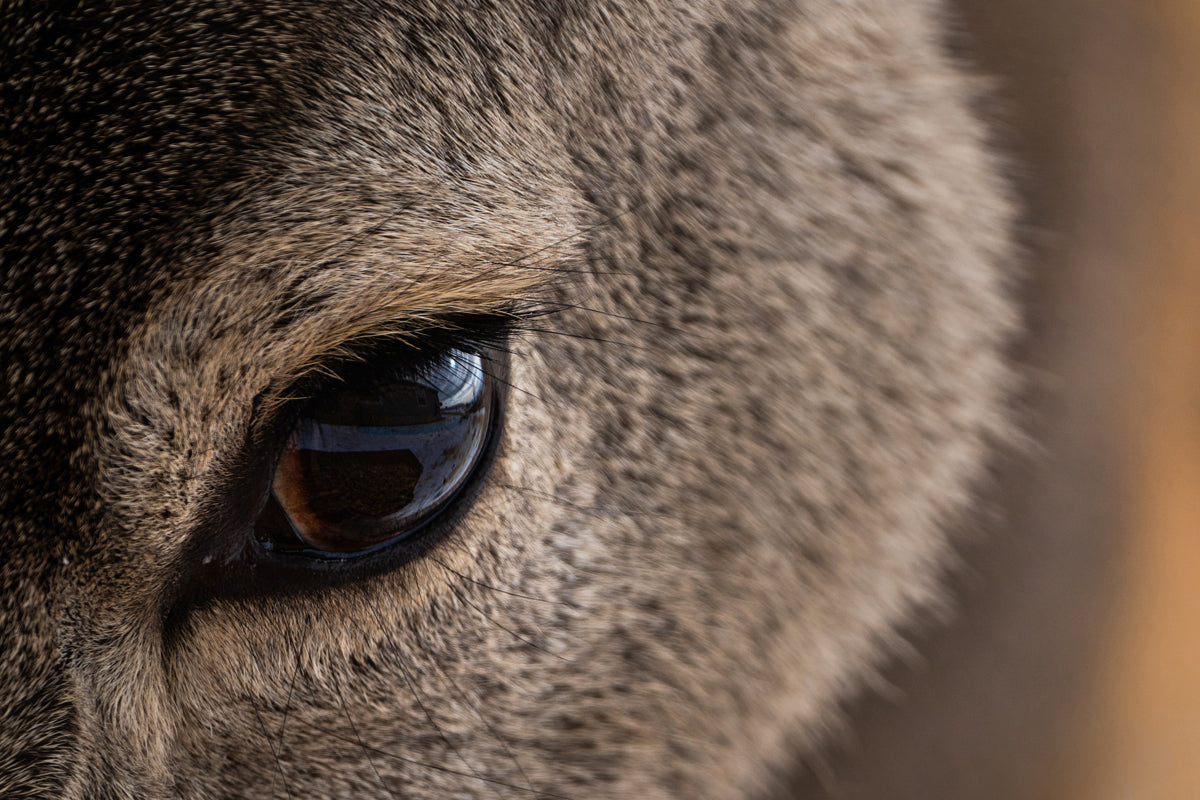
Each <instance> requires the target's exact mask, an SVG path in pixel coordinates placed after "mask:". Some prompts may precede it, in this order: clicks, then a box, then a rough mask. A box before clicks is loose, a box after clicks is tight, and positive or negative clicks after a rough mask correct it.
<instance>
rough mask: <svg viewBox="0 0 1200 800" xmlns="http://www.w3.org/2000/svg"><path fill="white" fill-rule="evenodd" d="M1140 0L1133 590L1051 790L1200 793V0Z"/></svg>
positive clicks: (1188, 796) (1131, 368) (1134, 203)
mask: <svg viewBox="0 0 1200 800" xmlns="http://www.w3.org/2000/svg"><path fill="white" fill-rule="evenodd" d="M1129 6H1130V10H1129V14H1128V19H1129V20H1130V24H1132V25H1134V26H1137V31H1136V32H1135V35H1136V36H1144V37H1145V38H1143V39H1140V40H1138V42H1139V45H1140V47H1139V49H1138V51H1137V53H1135V54H1134V59H1135V61H1136V62H1137V63H1135V64H1134V67H1133V69H1132V70H1131V71H1129V72H1126V73H1125V74H1124V75H1120V76H1116V78H1115V79H1116V80H1117V81H1123V82H1126V86H1125V89H1126V90H1128V89H1130V88H1131V87H1130V86H1129V84H1130V83H1132V88H1133V89H1134V90H1135V91H1138V92H1141V93H1143V94H1140V95H1139V97H1140V102H1139V104H1138V107H1137V108H1134V109H1127V110H1126V111H1127V112H1128V113H1145V114H1146V115H1147V116H1146V117H1145V118H1144V119H1142V120H1140V121H1136V122H1134V123H1122V122H1121V121H1120V120H1116V121H1114V124H1113V125H1112V127H1111V128H1110V129H1109V130H1107V131H1105V132H1102V133H1101V134H1100V135H1101V147H1102V148H1103V149H1104V150H1105V152H1106V154H1107V155H1108V156H1109V157H1111V158H1114V159H1121V158H1123V157H1124V158H1126V161H1130V160H1131V159H1129V158H1128V155H1129V154H1131V153H1137V154H1140V155H1141V156H1142V157H1141V158H1137V159H1132V160H1133V161H1134V163H1124V164H1116V165H1115V167H1116V169H1117V170H1118V171H1121V172H1124V173H1127V175H1126V177H1127V179H1126V180H1124V181H1122V184H1121V185H1122V186H1123V187H1126V188H1127V189H1129V191H1128V193H1127V194H1126V195H1125V196H1124V197H1123V198H1121V202H1120V209H1121V214H1122V215H1123V217H1124V218H1123V219H1119V220H1116V221H1115V224H1120V225H1123V226H1126V228H1127V236H1126V241H1127V242H1128V245H1127V248H1128V249H1127V252H1126V253H1124V254H1123V255H1124V257H1125V258H1126V260H1127V261H1128V269H1129V270H1130V271H1131V274H1132V275H1133V276H1134V281H1133V282H1132V284H1131V285H1132V287H1133V288H1134V294H1133V296H1132V297H1131V298H1130V300H1131V303H1132V310H1131V312H1130V318H1131V319H1132V323H1133V324H1132V331H1131V334H1132V335H1131V340H1130V341H1131V344H1132V348H1131V351H1130V352H1129V353H1127V354H1115V355H1120V356H1121V357H1124V358H1126V359H1127V360H1128V367H1127V370H1128V371H1127V378H1126V380H1124V381H1123V382H1122V393H1123V398H1122V400H1123V404H1122V405H1123V409H1122V410H1123V418H1124V419H1123V422H1124V425H1125V431H1126V436H1127V441H1128V445H1127V448H1128V449H1127V455H1126V464H1125V468H1124V475H1123V479H1124V482H1125V484H1126V487H1127V491H1128V495H1127V497H1128V501H1127V503H1126V506H1127V511H1126V515H1127V520H1126V523H1127V534H1126V539H1125V544H1124V553H1123V558H1122V560H1121V562H1120V569H1121V571H1122V576H1121V577H1122V581H1121V586H1122V590H1121V594H1120V597H1119V598H1118V601H1117V603H1116V609H1117V613H1116V616H1115V618H1114V619H1113V620H1112V622H1111V624H1110V626H1109V629H1108V630H1107V635H1106V637H1105V642H1104V645H1103V647H1102V649H1101V655H1100V657H1101V660H1102V663H1101V666H1100V669H1099V672H1098V677H1097V678H1096V679H1095V682H1094V685H1092V686H1090V687H1088V690H1087V691H1086V692H1085V694H1084V700H1083V706H1084V707H1083V708H1082V709H1081V712H1080V721H1079V723H1078V726H1077V730H1076V732H1075V734H1074V736H1073V737H1072V739H1071V742H1070V743H1069V745H1068V748H1067V753H1066V755H1065V756H1064V758H1063V761H1062V764H1061V766H1060V768H1059V771H1058V772H1057V774H1056V775H1055V776H1054V778H1053V779H1052V780H1051V781H1050V783H1051V787H1050V788H1048V789H1047V791H1046V794H1045V795H1044V798H1045V800H1118V798H1119V799H1120V800H1127V799H1129V800H1133V799H1138V800H1140V799H1141V798H1146V800H1198V799H1200V0H1140V2H1138V3H1137V5H1133V4H1132V3H1131V4H1129ZM1122 35H1123V31H1122V30H1121V29H1119V28H1117V29H1115V30H1113V31H1111V32H1109V34H1108V36H1109V37H1110V38H1109V39H1108V41H1110V42H1113V43H1116V45H1117V46H1120V42H1121V39H1120V37H1121V36H1122ZM1143 47H1144V49H1142V48H1143ZM1094 89H1095V91H1097V93H1098V94H1100V95H1103V93H1104V91H1105V89H1106V86H1105V84H1103V83H1101V84H1100V85H1098V86H1095V87H1094ZM1120 97H1121V94H1120V92H1119V91H1114V94H1113V101H1114V103H1116V104H1117V105H1118V106H1119V105H1120ZM1114 112H1115V113H1117V114H1119V113H1121V109H1120V108H1116V109H1109V112H1108V113H1114ZM1095 121H1096V122H1097V123H1098V124H1104V122H1105V117H1104V113H1101V114H1099V115H1097V117H1096V120H1095ZM1131 139H1132V140H1131Z"/></svg>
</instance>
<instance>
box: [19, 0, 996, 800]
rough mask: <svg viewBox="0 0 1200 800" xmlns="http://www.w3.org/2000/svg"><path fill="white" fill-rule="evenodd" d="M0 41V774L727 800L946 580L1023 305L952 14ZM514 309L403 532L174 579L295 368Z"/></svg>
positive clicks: (781, 758) (71, 16) (422, 24)
mask: <svg viewBox="0 0 1200 800" xmlns="http://www.w3.org/2000/svg"><path fill="white" fill-rule="evenodd" d="M0 35H2V45H0V53H2V56H0V57H2V58H3V60H4V61H3V64H0V81H2V82H3V98H4V99H3V103H4V108H3V113H2V114H0V120H2V122H0V124H2V125H3V126H4V131H3V138H2V141H3V149H2V150H0V164H2V165H3V166H2V169H3V173H2V179H3V183H2V185H3V193H2V195H0V210H2V213H3V216H2V218H0V236H2V237H3V251H2V252H3V280H4V289H3V293H2V295H0V303H2V306H0V320H3V322H2V324H3V328H2V329H0V348H2V350H3V356H2V361H0V363H3V365H4V368H5V371H6V374H5V381H4V385H3V393H2V394H0V403H2V405H0V416H2V419H0V502H2V511H0V525H2V526H3V528H2V530H3V534H2V536H3V542H4V544H5V559H4V560H3V563H0V591H2V593H3V594H2V596H3V605H2V606H0V636H2V637H3V642H4V646H3V654H2V655H0V795H3V796H4V797H8V798H24V797H37V798H42V797H63V798H84V797H87V798H114V799H115V798H156V797H182V798H210V797H211V798H216V797H245V798H265V797H309V798H349V797H358V796H362V797H372V798H377V797H382V796H396V797H407V798H435V797H476V796H478V797H493V796H502V797H520V796H530V797H533V796H547V797H550V796H556V797H574V798H581V797H592V798H599V797H638V798H658V797H664V798H665V797H689V798H732V797H748V796H754V795H755V794H757V793H760V792H763V791H766V790H769V789H770V788H771V786H772V780H773V778H772V776H773V775H774V774H776V773H775V771H776V770H778V769H781V768H783V767H784V766H785V765H787V764H788V763H790V762H791V761H792V760H794V759H795V758H796V757H797V756H800V755H803V754H804V753H806V752H810V751H811V749H812V748H814V747H816V746H817V745H818V744H819V742H820V740H821V737H822V733H823V731H824V730H825V729H826V728H827V727H828V725H829V724H830V723H831V721H832V720H833V719H834V716H835V714H836V708H837V704H838V702H839V701H840V700H842V699H844V698H846V697H848V696H849V695H851V694H852V693H854V692H855V691H857V690H858V689H859V688H860V686H861V685H862V683H863V681H864V680H865V679H866V678H868V677H869V676H870V675H871V674H872V672H873V670H874V669H875V668H876V666H877V665H878V664H879V662H880V659H881V658H882V657H883V656H884V654H885V653H886V652H887V650H888V648H889V647H890V646H891V645H892V644H893V643H894V642H893V638H894V634H893V632H894V631H895V630H896V629H897V628H898V626H900V625H901V624H903V623H904V622H906V621H907V620H909V619H910V618H911V615H912V614H913V613H914V610H915V609H918V608H920V607H922V606H926V605H928V604H930V603H933V602H935V601H936V600H937V599H938V597H939V593H938V577H939V572H940V569H941V567H942V565H943V563H944V561H945V559H946V557H947V555H948V552H949V544H948V542H947V541H946V536H945V535H944V533H943V531H944V530H945V527H946V522H947V520H948V519H949V518H950V517H951V516H952V515H954V514H956V513H959V512H960V511H961V510H962V509H963V508H964V507H965V505H966V503H967V501H968V500H969V497H970V489H971V485H972V482H973V481H974V480H975V479H976V478H977V476H978V475H979V473H980V469H981V466H982V464H983V463H984V461H985V459H986V457H987V453H988V450H989V447H990V446H991V445H992V443H993V442H994V441H995V440H996V438H997V436H998V435H1000V434H1001V432H1002V431H1003V428H1004V425H1003V412H1002V407H1003V398H1004V396H1005V394H1006V386H1007V384H1008V383H1009V377H1008V368H1007V366H1006V364H1005V362H1004V358H1003V355H1002V351H1003V349H1004V346H1005V343H1006V340H1007V338H1008V337H1009V335H1010V333H1011V332H1012V330H1013V328H1014V312H1013V310H1012V308H1011V305H1010V302H1009V300H1008V295H1007V291H1006V286H1005V284H1006V281H1007V277H1006V270H1007V265H1008V262H1009V259H1010V254H1009V247H1010V245H1009V228H1010V220H1011V210H1010V206H1009V203H1008V201H1007V198H1006V192H1005V190H1004V188H1003V187H1002V185H1001V183H1000V181H999V180H998V178H997V176H996V171H995V168H994V165H993V163H992V160H991V158H990V157H989V155H988V153H987V151H986V149H985V147H984V146H983V144H982V141H983V134H982V131H981V127H980V125H979V124H978V123H977V122H976V121H974V120H973V119H972V118H971V117H970V115H969V113H968V110H967V107H968V103H969V100H970V97H971V94H972V91H973V88H972V85H971V81H970V79H968V78H966V77H964V75H963V74H962V73H961V70H960V69H959V68H958V67H957V66H956V65H955V64H953V63H950V62H949V61H948V60H947V58H946V57H945V56H944V55H943V52H942V51H943V46H942V31H941V29H940V26H939V21H938V6H937V5H936V4H934V3H929V2H912V3H895V2H892V1H891V0H836V1H835V0H813V1H812V2H805V3H774V2H766V1H765V0H763V1H761V2H753V3H732V4H727V3H723V2H699V3H697V2H691V1H690V0H689V2H678V3H671V2H654V3H646V4H630V5H625V4H610V3H606V2H597V3H581V2H563V3H540V2H529V3H524V2H514V3H503V4H499V5H494V4H490V3H473V2H461V3H460V2H448V1H447V0H430V1H429V2H416V3H411V2H405V3H395V4H393V3H390V2H385V1H384V0H352V1H351V2H342V3H328V4H327V3H309V2H298V3H286V4H285V3H276V2H253V3H250V2H246V3H242V2H233V3H229V2H202V1H201V0H170V1H169V2H165V1H164V0H155V2H152V3H151V2H147V3H136V2H119V3H109V4H100V3H86V2H85V3H71V4H57V3H54V4H51V3H42V2H20V1H19V0H18V2H15V3H13V2H6V4H5V7H4V9H3V13H2V14H0ZM528 303H535V304H539V305H540V306H541V307H550V308H554V309H557V311H556V313H554V314H553V315H551V316H549V317H546V318H542V319H539V320H537V322H536V323H530V324H528V325H526V326H525V328H527V329H525V330H522V331H520V332H519V334H518V335H517V336H516V337H515V338H514V339H513V340H512V342H511V347H512V350H513V353H512V355H511V357H510V359H509V362H510V365H509V369H510V374H509V377H508V380H509V381H510V382H511V384H512V387H513V388H512V390H510V391H509V392H508V393H507V396H506V410H505V417H506V419H505V426H504V429H503V434H502V440H501V442H500V445H499V451H498V454H497V457H496V461H495V463H494V464H493V465H492V466H491V468H490V471H489V472H488V474H487V477H486V480H485V481H484V482H483V484H482V485H481V487H480V488H479V490H478V493H477V495H476V496H475V497H474V499H473V500H472V502H471V503H470V504H469V505H468V506H467V507H466V508H465V509H464V510H463V512H462V513H461V514H460V515H459V516H458V517H457V519H456V520H455V521H454V524H453V529H452V530H451V531H449V533H448V534H447V535H446V536H445V537H443V538H442V539H441V540H439V542H438V543H437V544H436V545H435V546H434V547H433V548H432V550H431V551H430V552H429V553H427V554H426V555H425V556H424V557H422V558H419V559H417V560H415V561H412V562H410V563H407V564H405V565H403V566H401V567H399V568H396V569H394V570H391V571H388V572H385V573H384V574H378V575H373V576H370V577H367V578H364V579H363V580H360V581H356V582H351V583H348V584H343V585H340V586H336V587H332V588H324V589H318V590H313V591H306V592H299V593H284V594H267V595H265V596H263V595H260V596H253V597H245V598H237V599H231V598H225V599H216V600H212V601H207V602H203V603H195V604H184V605H183V606H182V607H178V606H179V604H175V605H172V600H171V598H174V597H175V596H176V594H177V591H178V587H179V586H180V585H182V584H185V583H187V582H188V581H189V580H191V576H190V575H189V574H186V573H187V570H188V569H190V567H189V563H190V562H188V560H187V558H186V557H185V554H186V552H187V551H188V548H189V547H194V546H195V543H196V542H200V541H205V540H206V539H205V537H212V536H214V535H216V534H215V529H214V526H215V525H216V524H217V523H215V522H214V519H217V517H216V516H214V512H213V508H214V507H221V506H222V504H223V503H225V502H226V498H225V493H227V492H229V491H230V488H229V486H230V485H229V482H230V480H231V476H236V475H237V474H238V473H237V470H238V464H239V463H240V462H239V459H242V458H244V455H245V451H246V448H247V446H248V445H247V443H248V442H249V443H250V445H249V446H250V447H253V445H254V443H255V442H256V441H258V439H256V437H257V436H258V435H259V430H258V427H257V426H259V425H260V424H261V419H262V417H263V415H265V414H268V412H269V410H270V409H271V408H273V407H275V405H277V404H278V403H279V402H280V401H281V400H282V399H283V396H284V395H285V393H286V391H287V388H288V387H289V386H290V385H292V383H293V382H294V380H295V379H296V378H297V377H298V376H301V375H304V374H306V373H308V372H311V371H313V370H319V369H321V368H322V365H323V364H326V363H328V361H329V359H331V358H334V357H337V356H338V354H339V353H341V352H342V351H343V349H344V348H345V347H346V346H347V344H348V343H350V342H353V341H356V340H361V339H363V338H364V337H382V336H391V337H404V336H408V335H412V334H414V333H415V332H418V331H420V330H423V329H428V328H436V327H438V326H440V325H444V324H445V320H447V319H450V318H452V317H453V316H454V315H459V314H464V313H480V312H485V313H494V312H499V313H508V311H510V310H511V309H512V308H514V304H516V306H517V307H521V306H523V305H524V304H528ZM217 579H219V578H214V580H217Z"/></svg>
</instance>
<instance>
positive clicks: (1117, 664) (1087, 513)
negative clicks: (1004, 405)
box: [792, 0, 1200, 800]
mask: <svg viewBox="0 0 1200 800" xmlns="http://www.w3.org/2000/svg"><path fill="white" fill-rule="evenodd" d="M951 2H952V4H953V5H954V6H955V7H956V8H957V12H958V16H959V21H960V25H959V28H960V29H959V31H958V35H957V36H956V37H955V40H954V49H955V51H956V52H957V53H959V54H961V56H962V57H963V58H968V59H971V60H972V61H974V62H975V63H977V64H979V65H980V67H981V72H983V74H985V75H986V76H988V77H989V81H990V83H991V87H992V91H991V92H990V98H991V99H989V100H986V101H985V105H986V106H987V107H986V108H984V109H982V112H983V113H984V114H985V115H986V116H987V117H988V118H990V119H993V120H999V121H1000V125H999V126H998V132H997V138H998V144H999V145H1000V147H1001V149H1002V150H1003V151H1004V152H1007V153H1009V154H1010V156H1011V163H1010V167H1009V169H1010V172H1011V174H1012V176H1013V178H1014V182H1015V184H1016V185H1017V187H1018V191H1019V193H1020V195H1021V201H1022V203H1023V206H1024V208H1025V215H1024V218H1023V221H1022V233H1021V235H1022V240H1023V243H1024V246H1025V248H1026V251H1027V253H1026V255H1027V257H1026V262H1027V263H1028V265H1029V272H1028V275H1027V276H1026V280H1025V284H1024V289H1023V291H1024V294H1025V300H1026V308H1027V314H1028V327H1029V333H1028V336H1027V337H1026V339H1025V341H1023V342H1022V343H1021V345H1020V346H1019V348H1018V353H1017V357H1018V359H1019V361H1020V362H1021V363H1022V364H1023V365H1024V372H1025V377H1026V382H1027V386H1026V401H1025V403H1026V406H1027V407H1026V408H1025V409H1024V413H1025V414H1026V425H1025V427H1026V429H1027V430H1029V431H1030V434H1031V436H1030V439H1031V441H1032V445H1031V447H1030V448H1029V452H1027V453H1024V454H1017V455H1015V456H1014V457H1012V458H1011V459H1010V460H1009V461H1008V462H1006V463H1002V464H999V465H997V467H996V474H995V481H994V483H995V485H994V486H993V487H990V488H989V490H988V493H987V494H986V495H985V498H984V499H985V504H984V505H985V507H986V508H988V509H991V511H992V513H991V515H990V516H991V519H989V520H986V521H985V523H984V524H983V525H982V526H979V527H983V528H986V530H984V531H981V532H982V533H984V534H986V535H982V536H971V535H970V532H968V536H967V538H966V541H967V542H968V544H967V546H966V547H965V549H964V551H963V554H962V563H961V564H960V565H959V568H958V569H957V570H956V571H955V573H956V574H955V576H954V581H955V583H956V587H955V595H956V598H957V607H956V608H955V609H954V612H953V614H952V615H951V616H950V617H948V618H946V619H943V620H940V621H939V623H938V624H936V625H932V626H931V625H929V624H928V623H926V624H924V625H919V626H914V629H913V630H912V631H911V632H910V633H909V639H910V640H911V641H912V643H913V651H912V654H910V655H909V656H908V657H907V658H902V659H901V660H900V661H899V663H897V664H896V665H895V666H894V668H893V669H892V670H891V671H890V672H889V673H888V674H887V675H885V679H884V680H883V681H882V682H881V684H880V685H879V686H876V687H874V689H875V691H873V692H870V693H869V694H868V696H867V697H864V698H861V699H859V700H858V701H856V702H855V703H853V704H851V705H850V706H849V707H848V708H847V715H848V723H849V724H848V725H847V726H846V729H845V730H844V731H843V732H842V733H841V734H840V736H836V737H835V739H836V741H835V743H834V746H833V747H831V748H830V749H829V752H828V753H826V754H823V755H822V756H820V757H818V758H816V759H814V763H810V764H808V765H806V770H805V772H804V774H803V775H802V776H801V777H800V778H799V779H798V780H797V782H796V783H795V784H794V786H793V789H792V793H793V795H794V796H796V797H806V798H808V797H818V798H836V799H837V800H881V798H886V800H909V799H910V798H911V800H976V799H978V800H984V799H985V798H986V799H987V800H996V799H997V798H1003V799H1004V800H1200V0H951Z"/></svg>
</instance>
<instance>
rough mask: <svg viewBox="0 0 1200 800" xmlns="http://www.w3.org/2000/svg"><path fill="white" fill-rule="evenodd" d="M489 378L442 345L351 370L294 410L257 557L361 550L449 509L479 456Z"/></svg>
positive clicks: (489, 403)
mask: <svg viewBox="0 0 1200 800" xmlns="http://www.w3.org/2000/svg"><path fill="white" fill-rule="evenodd" d="M493 383H494V381H493V378H492V377H491V376H490V374H489V371H488V370H487V369H485V364H484V360H483V358H482V357H481V356H480V355H478V354H476V353H471V352H466V351H463V350H457V349H448V350H445V351H443V352H441V353H440V354H438V355H436V356H434V357H432V358H429V359H426V360H425V362H424V363H423V364H422V365H421V366H418V367H414V366H412V365H411V364H407V363H404V362H403V361H400V360H395V361H393V362H390V363H389V362H386V361H385V363H383V364H379V363H378V362H375V361H369V362H366V363H364V364H360V365H357V366H356V367H355V368H354V369H353V370H352V371H350V372H348V373H347V374H345V375H343V376H342V379H341V380H339V381H336V382H331V383H329V384H327V386H326V388H324V389H323V390H322V391H320V392H319V393H318V395H317V396H316V397H314V398H313V399H312V400H311V401H309V402H308V403H307V404H306V405H305V406H304V407H303V408H302V410H301V411H300V412H299V414H298V418H297V420H296V423H295V426H294V427H293V428H292V430H291V433H290V435H289V436H288V438H287V440H286V443H285V444H284V446H283V450H282V452H281V453H280V456H279V460H278V462H277V463H276V465H275V473H274V478H273V479H272V482H271V490H270V494H269V497H268V499H267V504H266V506H265V507H264V509H263V511H262V513H261V514H260V515H259V517H258V520H257V521H256V523H255V536H256V538H257V539H258V541H259V542H260V544H261V545H262V547H263V548H264V549H265V550H268V551H277V552H278V551H283V552H293V553H307V554H310V555H321V556H349V555H357V554H361V553H365V552H368V551H371V550H374V549H377V548H380V547H383V546H385V545H387V544H390V543H392V542H396V541H398V540H400V539H403V538H405V537H407V536H409V535H410V534H412V533H413V532H414V531H416V530H417V529H418V528H420V527H421V526H422V525H424V524H425V523H427V522H429V521H430V520H431V519H433V518H434V517H435V516H437V514H438V513H439V512H440V511H442V510H443V509H444V508H446V507H447V506H448V505H449V504H450V503H451V501H453V499H454V497H455V495H456V494H457V493H458V491H459V490H460V489H461V488H462V487H463V485H464V484H465V483H466V482H467V480H468V478H469V477H470V476H471V473H472V471H473V470H474V469H475V467H476V465H477V464H478V463H479V461H480V456H481V454H482V453H483V451H484V450H485V449H486V445H487V441H488V433H489V430H490V428H491V425H492V418H493V415H494V398H493V393H494V388H493Z"/></svg>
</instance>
